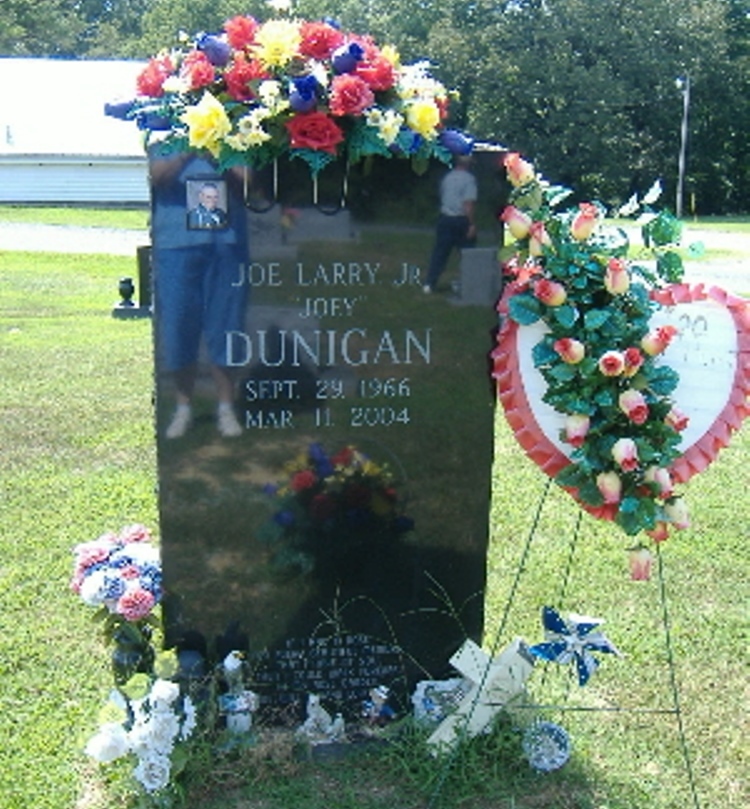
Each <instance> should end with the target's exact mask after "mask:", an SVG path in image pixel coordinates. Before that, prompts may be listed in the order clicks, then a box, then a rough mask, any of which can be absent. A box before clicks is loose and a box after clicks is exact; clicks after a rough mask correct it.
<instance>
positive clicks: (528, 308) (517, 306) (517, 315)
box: [508, 293, 542, 326]
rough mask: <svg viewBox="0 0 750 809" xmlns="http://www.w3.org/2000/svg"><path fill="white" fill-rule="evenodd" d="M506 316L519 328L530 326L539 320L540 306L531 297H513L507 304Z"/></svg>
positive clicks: (522, 295) (540, 314)
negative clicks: (519, 326)
mask: <svg viewBox="0 0 750 809" xmlns="http://www.w3.org/2000/svg"><path fill="white" fill-rule="evenodd" d="M508 314H509V315H510V318H511V320H514V321H515V322H516V323H519V324H520V325H521V326H530V325H531V324H532V323H536V322H537V320H539V318H541V316H542V304H541V303H540V302H539V301H538V300H537V299H536V298H535V297H534V296H533V295H529V294H525V293H521V294H520V295H513V296H512V297H511V299H510V301H509V302H508Z"/></svg>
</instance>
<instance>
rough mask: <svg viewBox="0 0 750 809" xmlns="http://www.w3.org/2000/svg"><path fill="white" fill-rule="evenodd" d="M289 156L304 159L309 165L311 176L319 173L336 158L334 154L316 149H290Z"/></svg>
mask: <svg viewBox="0 0 750 809" xmlns="http://www.w3.org/2000/svg"><path fill="white" fill-rule="evenodd" d="M289 156H290V158H292V159H293V158H295V157H298V158H299V159H300V160H304V161H305V163H307V165H308V166H310V171H312V173H313V176H316V175H317V174H319V173H320V172H321V171H322V170H323V169H324V168H325V167H326V166H327V165H328V164H329V163H332V162H333V161H334V160H335V159H336V155H332V154H329V153H328V152H321V151H318V150H316V149H292V150H291V152H290V153H289Z"/></svg>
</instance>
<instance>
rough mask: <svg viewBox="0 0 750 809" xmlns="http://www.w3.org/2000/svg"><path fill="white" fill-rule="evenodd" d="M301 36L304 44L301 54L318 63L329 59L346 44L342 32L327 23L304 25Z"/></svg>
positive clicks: (301, 44) (300, 48) (307, 23)
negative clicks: (337, 49)
mask: <svg viewBox="0 0 750 809" xmlns="http://www.w3.org/2000/svg"><path fill="white" fill-rule="evenodd" d="M300 34H301V36H302V42H301V43H300V46H299V52H300V53H301V54H302V55H303V56H309V57H310V58H311V59H317V60H318V61H322V60H323V59H328V58H329V57H330V56H331V54H332V53H333V52H334V51H335V50H336V48H338V47H339V46H340V45H343V44H344V35H343V34H342V33H341V31H339V30H338V29H337V28H334V27H333V26H332V25H329V24H328V23H325V22H305V23H302V26H301V28H300Z"/></svg>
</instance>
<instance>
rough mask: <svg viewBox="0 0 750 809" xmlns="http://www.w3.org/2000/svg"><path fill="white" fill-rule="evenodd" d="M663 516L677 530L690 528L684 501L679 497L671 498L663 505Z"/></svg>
mask: <svg viewBox="0 0 750 809" xmlns="http://www.w3.org/2000/svg"><path fill="white" fill-rule="evenodd" d="M664 516H665V517H666V518H667V520H669V522H671V523H672V525H674V527H675V528H677V529H680V530H681V529H683V528H689V527H690V515H689V514H688V508H687V506H686V505H685V501H684V500H683V499H682V498H681V497H673V498H672V499H671V500H669V501H668V502H667V503H665V505H664Z"/></svg>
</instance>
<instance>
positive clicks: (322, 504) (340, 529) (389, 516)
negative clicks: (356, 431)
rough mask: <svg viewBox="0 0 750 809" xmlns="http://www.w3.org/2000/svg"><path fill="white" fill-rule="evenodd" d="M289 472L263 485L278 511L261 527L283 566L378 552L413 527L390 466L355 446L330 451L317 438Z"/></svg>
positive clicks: (303, 566)
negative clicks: (277, 479)
mask: <svg viewBox="0 0 750 809" xmlns="http://www.w3.org/2000/svg"><path fill="white" fill-rule="evenodd" d="M285 471H286V473H287V474H288V477H287V479H286V480H285V481H284V482H282V483H280V484H276V483H274V484H268V485H267V486H266V487H265V491H266V493H267V494H268V495H270V496H272V497H273V498H274V500H275V511H274V514H273V516H272V517H271V519H270V520H269V521H268V522H267V523H266V524H265V525H264V527H263V529H262V530H261V532H260V536H261V537H262V539H263V540H264V541H266V542H268V543H269V545H271V546H272V547H273V548H274V562H275V565H276V566H277V567H278V568H279V569H280V570H282V571H302V572H311V571H313V570H314V569H315V568H316V566H319V565H326V564H331V563H334V562H336V561H337V560H341V559H344V558H346V557H347V555H350V554H351V553H352V552H355V553H362V552H363V551H368V549H369V552H371V553H374V552H375V551H376V549H377V547H379V546H384V545H385V546H389V545H391V544H392V543H393V542H394V541H397V540H398V539H399V538H400V537H402V536H404V535H405V534H407V533H408V532H409V531H411V530H412V529H413V527H414V523H413V521H412V520H411V519H410V518H409V517H408V516H406V515H405V514H404V513H403V503H402V498H401V497H400V496H399V493H398V490H397V488H396V482H395V480H394V477H393V474H392V473H391V471H390V470H389V468H388V466H387V465H385V464H379V463H376V462H375V461H373V460H372V459H371V458H369V457H368V456H367V455H365V454H364V453H363V452H361V451H360V450H358V449H357V448H356V447H353V446H346V447H343V448H342V449H341V450H339V451H338V452H335V453H333V454H329V453H328V452H327V451H326V449H325V448H324V447H323V446H322V445H321V444H319V443H313V444H311V445H310V446H309V447H308V449H307V451H306V452H305V453H303V454H302V455H300V456H299V457H298V458H295V459H294V460H292V461H290V462H289V463H288V464H287V465H286V467H285Z"/></svg>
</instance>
